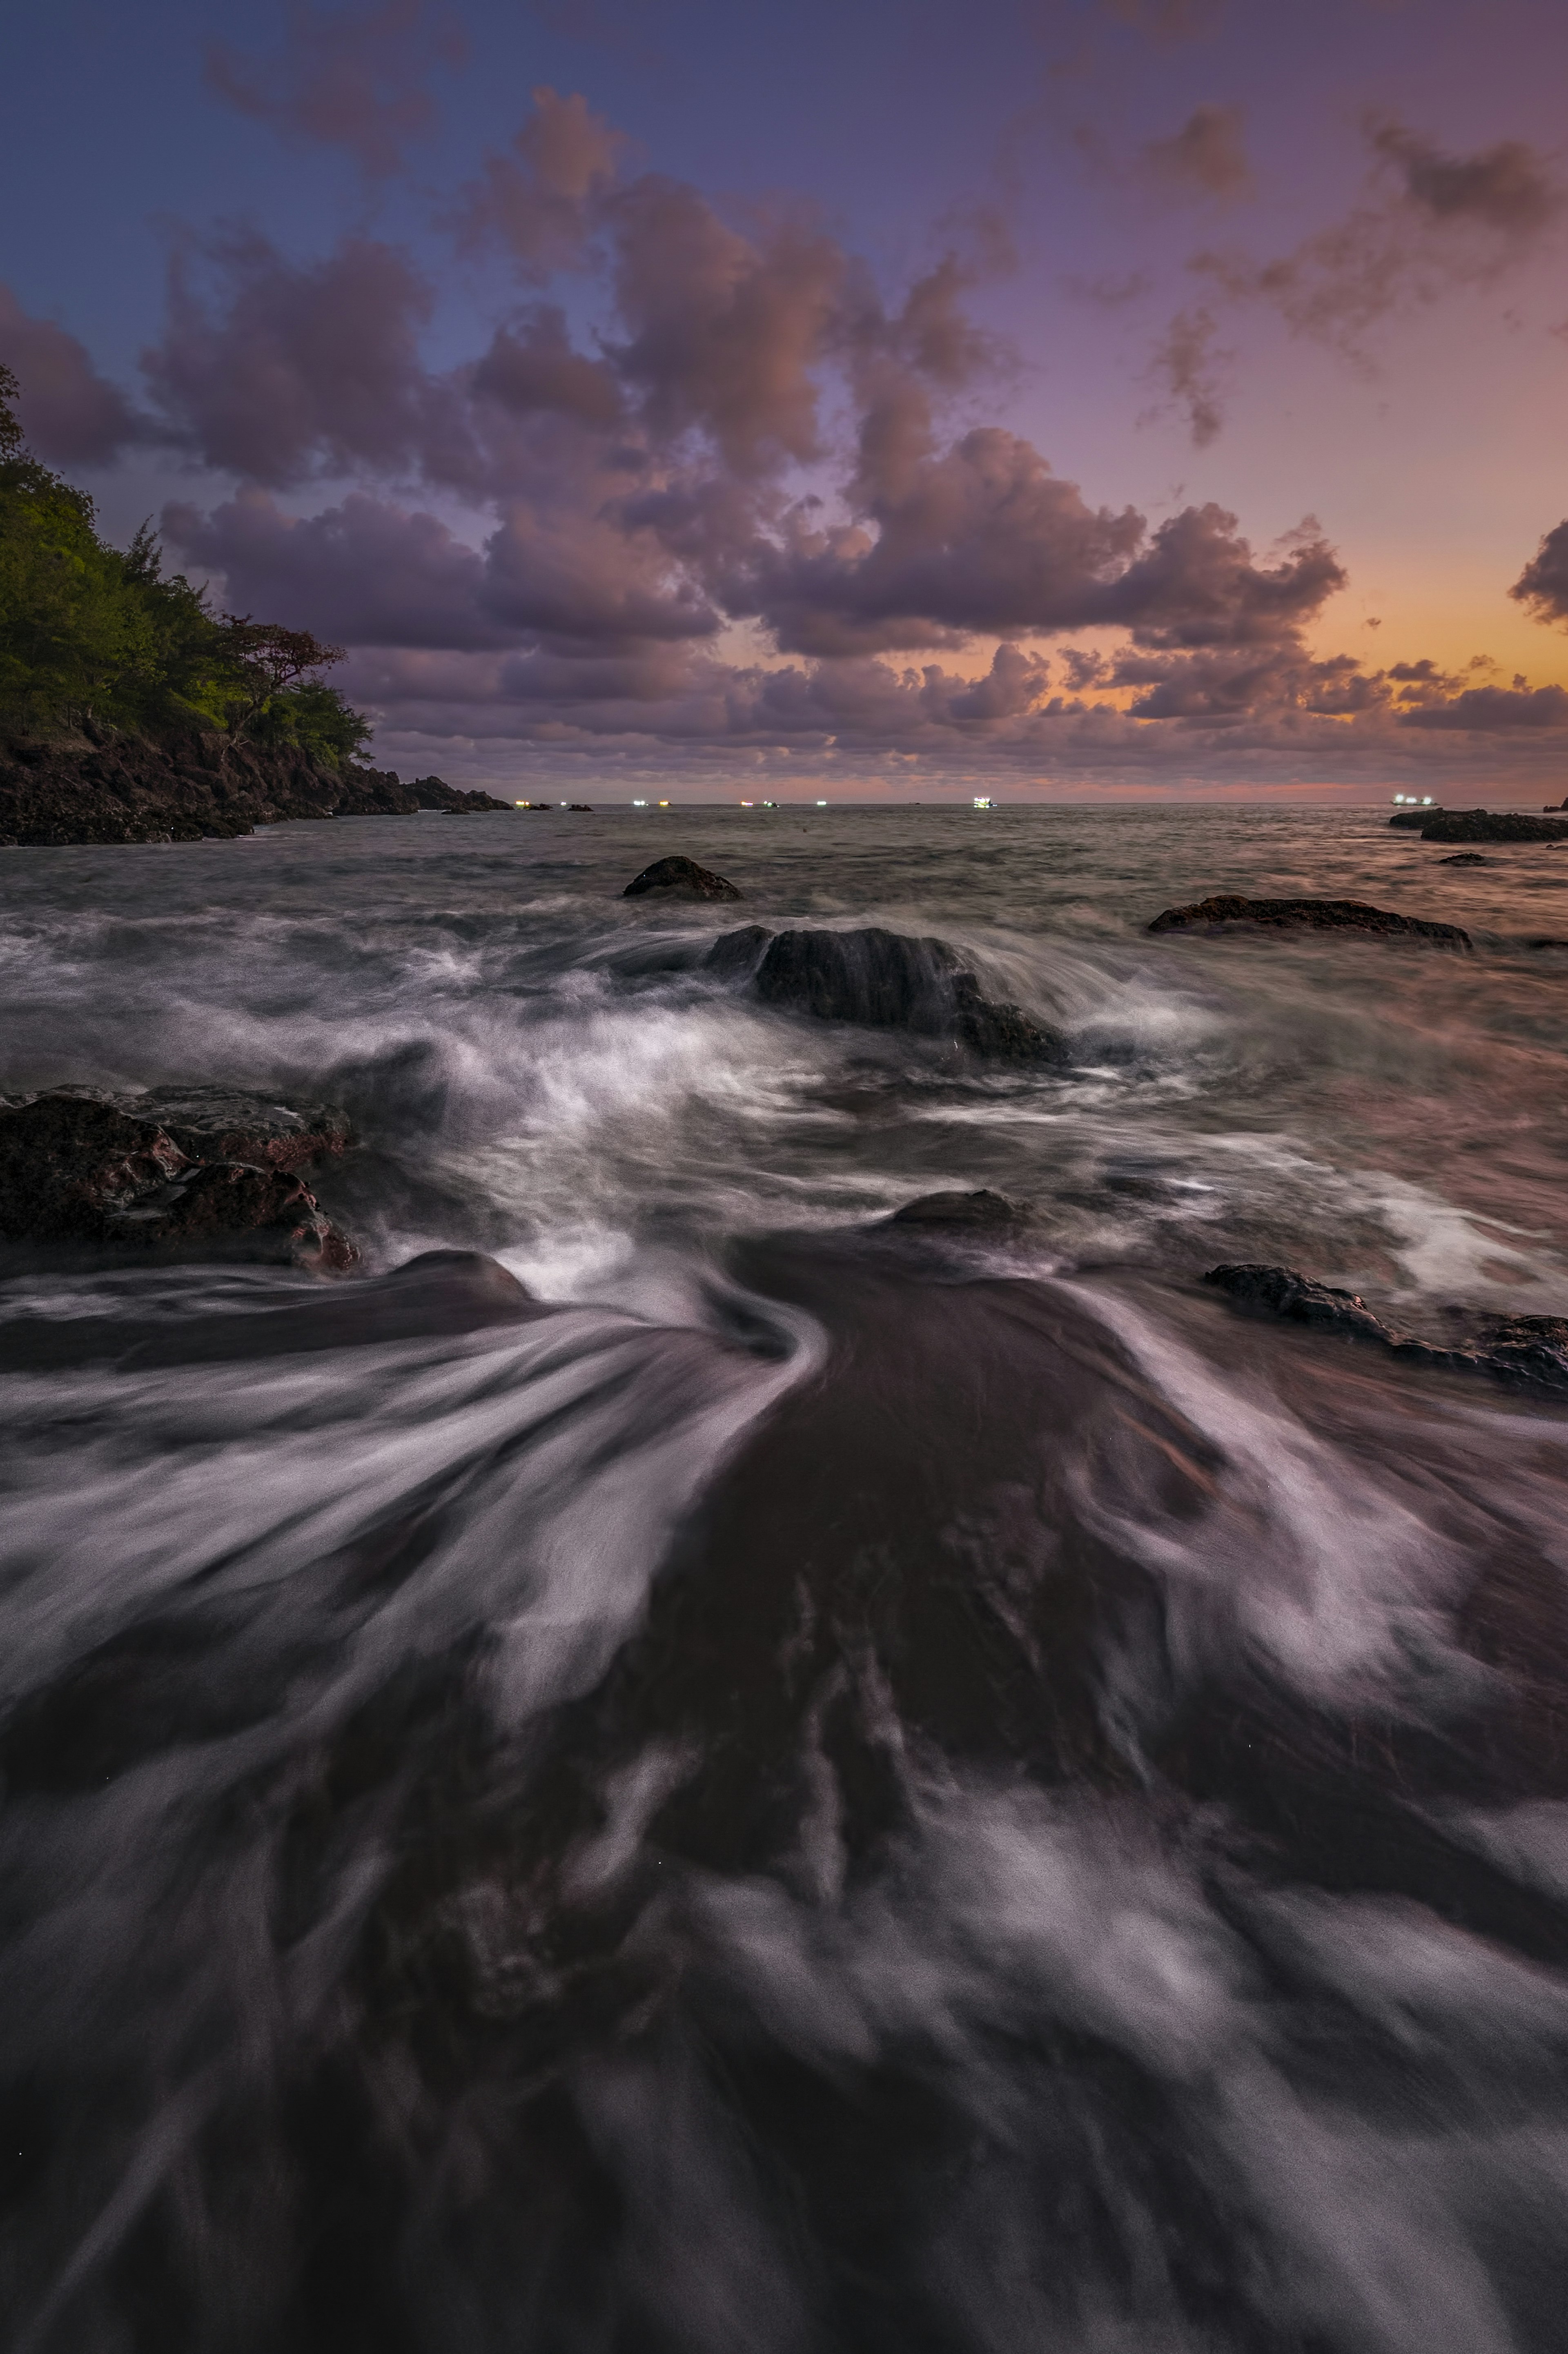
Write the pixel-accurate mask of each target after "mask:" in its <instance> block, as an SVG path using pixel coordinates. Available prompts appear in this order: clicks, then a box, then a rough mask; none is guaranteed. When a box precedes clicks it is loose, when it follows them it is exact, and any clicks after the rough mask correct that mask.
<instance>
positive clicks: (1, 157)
mask: <svg viewBox="0 0 1568 2354" xmlns="http://www.w3.org/2000/svg"><path fill="white" fill-rule="evenodd" d="M0 46H3V50H4V55H5V72H4V74H3V75H0V361H4V362H5V363H6V364H7V365H9V366H11V367H13V368H14V369H15V370H16V374H17V375H18V376H19V377H20V379H21V382H22V387H23V390H22V399H21V404H20V413H21V416H22V419H23V422H24V425H25V427H26V429H27V432H28V434H29V436H30V439H31V440H32V443H33V446H34V448H35V450H36V451H37V454H38V455H39V456H40V457H42V458H43V459H45V460H46V461H48V463H50V464H52V465H54V466H56V467H58V469H59V471H60V472H63V473H65V474H66V475H68V476H69V478H70V479H71V480H72V481H73V482H78V483H79V484H80V485H82V486H83V487H84V488H86V489H87V490H89V491H90V493H91V494H92V496H93V498H94V499H95V501H96V502H97V504H98V511H99V514H100V518H101V524H102V526H103V528H104V529H105V530H106V531H107V532H108V533H109V534H110V535H111V536H112V537H115V538H117V539H120V540H122V541H123V540H125V539H128V538H129V536H130V535H131V533H132V531H134V529H135V528H136V527H137V525H139V524H140V523H141V522H142V521H143V518H144V517H147V516H151V517H152V518H153V519H154V522H155V523H156V524H157V525H158V528H159V530H160V532H161V534H162V538H163V544H164V559H165V563H166V565H167V566H168V567H170V568H178V569H183V570H184V571H185V572H186V573H187V574H188V575H189V577H190V578H193V579H195V580H197V581H205V582H207V583H208V584H209V585H210V590H211V594H212V596H213V599H214V601H215V603H216V604H217V606H218V607H220V608H221V609H223V610H232V611H235V612H239V613H249V614H251V615H252V616H254V617H255V618H256V619H258V620H272V621H281V622H283V623H286V624H288V625H290V626H292V627H301V628H308V629H311V630H313V631H316V633H317V634H318V635H319V636H321V637H322V638H323V640H325V641H328V642H331V643H333V644H334V645H338V646H341V647H343V648H344V649H345V650H346V659H345V661H344V663H342V665H341V666H340V667H339V668H337V669H335V670H334V672H333V673H332V674H333V676H334V680H335V681H336V682H337V683H339V684H342V685H343V686H344V689H345V691H346V692H347V693H348V694H349V695H350V696H351V698H352V699H353V700H354V701H355V703H356V704H357V705H360V707H361V708H363V709H365V710H366V711H367V712H368V713H370V714H371V716H373V717H374V719H375V721H376V737H375V742H374V746H373V757H374V758H376V761H377V762H378V763H380V764H381V765H384V766H389V767H394V768H396V769H398V770H399V771H400V772H401V773H402V774H403V775H404V776H406V777H407V776H414V775H424V774H429V773H436V774H439V775H441V776H444V777H446V778H448V779H450V781H452V782H454V783H459V784H482V785H485V786H487V787H489V788H490V789H492V790H496V791H500V792H505V793H511V794H513V795H516V796H521V795H529V796H532V797H535V798H548V797H552V796H558V797H560V798H573V799H583V800H587V801H592V800H593V799H594V798H595V797H596V795H597V796H598V797H599V798H600V799H603V800H614V799H629V798H632V797H636V796H641V795H643V794H650V795H652V794H658V795H665V794H668V795H671V796H672V797H673V798H676V799H696V800H725V799H732V798H733V799H739V798H753V797H755V798H762V797H764V796H777V797H779V798H781V799H786V798H787V799H794V798H798V797H802V796H804V797H809V798H811V799H817V798H822V799H827V800H837V799H844V800H851V801H867V800H871V801H876V800H882V799H895V800H902V799H910V798H912V799H916V800H930V801H938V800H941V799H945V798H953V799H958V798H967V797H969V795H971V794H976V793H990V794H991V795H993V796H994V797H996V798H998V799H1004V800H1027V799H1044V800H1052V799H1056V800H1071V801H1084V800H1094V799H1113V800H1114V799H1127V800H1143V801H1147V800H1150V799H1158V798H1160V797H1163V796H1171V797H1177V798H1190V797H1192V796H1194V795H1200V794H1206V795H1217V796H1221V797H1226V798H1233V797H1234V798H1242V799H1256V798H1263V797H1273V796H1285V797H1297V798H1312V799H1321V800H1329V801H1334V800H1351V801H1386V800H1387V798H1388V797H1389V795H1390V794H1391V793H1392V792H1393V791H1396V790H1398V791H1414V792H1420V793H1431V794H1433V795H1434V796H1435V797H1436V799H1438V800H1440V801H1447V802H1448V803H1449V805H1451V806H1452V805H1454V804H1456V803H1457V802H1466V801H1478V800H1479V801H1488V802H1491V803H1494V804H1498V805H1518V806H1522V807H1539V806H1541V805H1542V803H1543V802H1545V801H1562V800H1563V797H1564V795H1565V794H1568V432H1565V425H1568V417H1565V413H1564V394H1565V392H1568V270H1565V262H1568V154H1565V153H1564V141H1563V123H1564V122H1568V110H1565V108H1564V103H1563V101H1564V98H1565V97H1568V9H1564V8H1563V6H1562V5H1561V0H1317V5H1314V6H1313V7H1311V8H1289V7H1285V6H1283V5H1279V0H897V5H895V0H831V5H830V4H829V0H793V5H790V6H789V8H782V7H779V6H777V5H774V6H764V5H760V0H728V5H717V0H535V5H521V0H450V5H445V0H346V5H342V0H339V4H337V5H323V0H249V5H213V0H141V5H139V6H138V7H136V8H135V9H127V8H125V7H123V6H122V5H116V0H48V5H35V0H12V7H11V9H10V11H9V12H8V13H7V16H6V20H5V31H4V34H3V35H0Z"/></svg>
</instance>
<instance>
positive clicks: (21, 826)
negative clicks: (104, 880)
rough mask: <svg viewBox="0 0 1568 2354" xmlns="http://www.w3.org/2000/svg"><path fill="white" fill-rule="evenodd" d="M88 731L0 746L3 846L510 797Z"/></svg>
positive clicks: (252, 749) (210, 735) (227, 834)
mask: <svg viewBox="0 0 1568 2354" xmlns="http://www.w3.org/2000/svg"><path fill="white" fill-rule="evenodd" d="M94 736H95V737H96V739H97V740H90V739H89V738H87V737H71V738H69V739H66V740H62V741H59V742H57V743H49V744H26V743H23V744H16V743H13V744H8V745H0V846H16V845H18V844H26V845H29V846H44V845H48V844H62V845H63V844H70V843H82V844H89V845H90V844H93V843H122V842H200V841H203V840H206V839H208V838H214V837H216V838H217V839H218V840H227V839H231V838H232V837H234V836H235V835H238V834H244V833H250V832H253V831H254V830H255V828H256V827H257V826H259V825H279V824H281V823H283V822H286V821H288V820H291V819H300V818H330V817H412V816H414V815H416V814H417V812H418V811H419V810H421V809H444V810H448V811H452V812H453V813H454V814H468V813H471V812H472V811H476V810H482V809H483V810H506V809H510V807H511V803H510V802H509V801H495V800H493V798H492V796H491V795H490V794H489V793H465V792H460V791H459V790H457V788H456V787H455V786H451V785H447V784H443V783H442V781H441V779H440V777H421V778H420V779H418V780H417V781H416V782H415V783H414V784H412V785H405V784H404V783H403V782H402V781H401V780H400V779H399V778H398V777H397V773H396V771H395V770H393V769H369V768H362V767H356V766H355V765H353V764H352V763H351V764H349V765H348V766H346V767H344V768H341V769H334V768H325V767H320V766H317V765H316V764H315V763H313V762H312V761H311V760H309V759H307V758H304V757H303V756H302V755H301V754H299V753H297V752H290V751H269V750H267V749H265V748H262V747H260V746H257V745H253V744H247V743H243V742H241V743H235V742H234V741H233V740H232V738H230V737H227V736H224V735H221V734H217V733H216V732H207V733H204V734H193V735H191V736H187V737H179V738H177V739H175V740H172V741H170V742H168V743H163V744H154V743H150V742H147V741H145V740H143V739H142V738H140V737H128V736H116V735H113V734H111V733H110V732H109V731H108V730H104V729H95V731H94Z"/></svg>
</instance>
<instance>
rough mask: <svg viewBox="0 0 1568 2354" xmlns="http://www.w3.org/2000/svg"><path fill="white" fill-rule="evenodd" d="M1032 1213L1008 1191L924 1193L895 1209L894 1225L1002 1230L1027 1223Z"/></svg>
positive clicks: (985, 1190) (890, 1223)
mask: <svg viewBox="0 0 1568 2354" xmlns="http://www.w3.org/2000/svg"><path fill="white" fill-rule="evenodd" d="M1030 1217H1031V1212H1030V1211H1028V1210H1027V1209H1025V1208H1024V1207H1023V1205H1022V1203H1019V1202H1010V1201H1009V1200H1008V1198H1007V1196H1006V1194H1005V1193H991V1192H990V1191H989V1190H988V1189H986V1188H985V1187H983V1186H982V1187H981V1188H980V1192H979V1193H922V1194H920V1195H919V1197H918V1198H917V1199H916V1201H913V1202H906V1203H904V1204H902V1206H901V1207H900V1208H898V1209H896V1210H895V1211H894V1213H893V1214H892V1216H891V1217H890V1218H888V1219H887V1220H886V1221H885V1223H886V1224H887V1225H890V1226H978V1227H985V1228H990V1229H993V1230H994V1229H998V1228H1001V1227H1007V1226H1022V1225H1028V1223H1029V1220H1030Z"/></svg>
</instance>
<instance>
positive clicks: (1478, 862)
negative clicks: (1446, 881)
mask: <svg viewBox="0 0 1568 2354" xmlns="http://www.w3.org/2000/svg"><path fill="white" fill-rule="evenodd" d="M1493 863H1494V862H1493V861H1492V860H1491V859H1489V858H1483V857H1482V856H1481V854H1480V852H1479V851H1478V850H1457V851H1456V852H1455V853H1454V855H1453V856H1452V858H1440V859H1439V860H1438V861H1437V864H1438V865H1439V866H1490V865H1492V864H1493Z"/></svg>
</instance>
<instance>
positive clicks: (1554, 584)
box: [1508, 523, 1568, 621]
mask: <svg viewBox="0 0 1568 2354" xmlns="http://www.w3.org/2000/svg"><path fill="white" fill-rule="evenodd" d="M1508 593H1509V595H1510V597H1512V598H1514V599H1517V601H1518V602H1519V603H1520V604H1521V605H1523V606H1525V607H1527V608H1528V610H1530V612H1531V614H1532V615H1533V617H1534V619H1535V620H1538V621H1568V523H1560V524H1558V525H1555V526H1554V527H1553V528H1552V530H1551V531H1549V532H1548V533H1547V535H1546V536H1545V538H1544V539H1543V540H1542V543H1541V546H1539V547H1538V548H1537V549H1536V551H1535V554H1534V555H1533V556H1532V557H1531V559H1530V562H1529V563H1528V564H1527V565H1526V566H1525V567H1524V570H1523V571H1522V572H1521V573H1520V576H1519V578H1518V579H1517V580H1516V581H1515V582H1514V584H1513V587H1512V588H1510V590H1509V592H1508Z"/></svg>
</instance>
